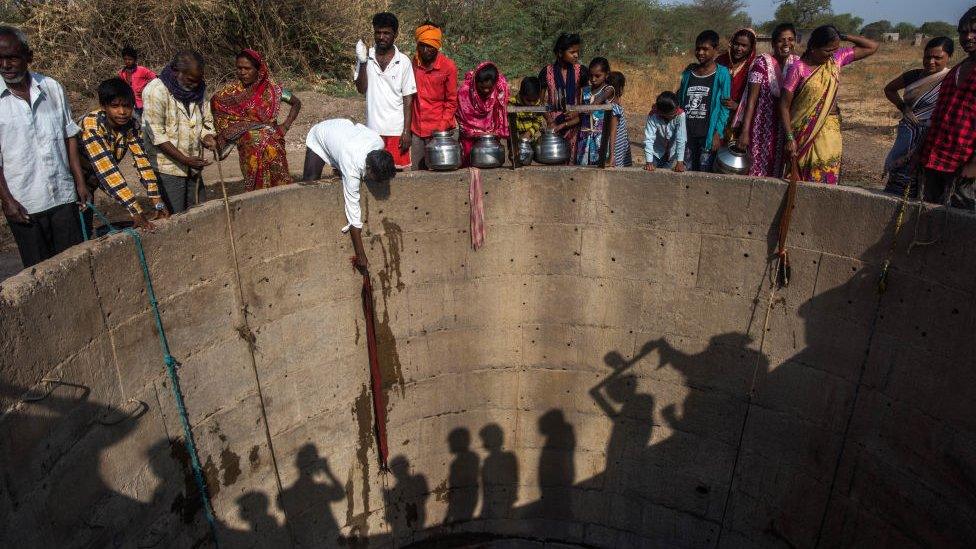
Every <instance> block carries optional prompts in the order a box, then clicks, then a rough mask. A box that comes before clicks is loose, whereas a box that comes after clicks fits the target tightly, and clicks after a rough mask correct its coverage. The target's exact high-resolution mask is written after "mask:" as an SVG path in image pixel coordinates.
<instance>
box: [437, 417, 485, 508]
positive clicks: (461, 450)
mask: <svg viewBox="0 0 976 549" xmlns="http://www.w3.org/2000/svg"><path fill="white" fill-rule="evenodd" d="M447 443H448V449H449V451H450V452H451V454H452V455H453V456H454V458H453V460H452V461H451V465H450V468H449V472H448V475H447V513H445V515H444V524H445V525H448V524H454V523H459V522H466V521H468V520H471V517H473V516H474V510H475V507H477V505H478V468H479V461H480V460H479V458H478V454H476V453H474V452H473V451H472V450H471V432H470V431H468V430H467V429H465V428H458V429H454V430H452V431H451V432H450V433H449V434H448V435H447Z"/></svg>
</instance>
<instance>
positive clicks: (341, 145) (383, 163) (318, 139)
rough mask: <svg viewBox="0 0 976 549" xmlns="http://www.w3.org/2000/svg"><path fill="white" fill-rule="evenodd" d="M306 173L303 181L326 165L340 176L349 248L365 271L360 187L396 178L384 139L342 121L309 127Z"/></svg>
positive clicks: (343, 119)
mask: <svg viewBox="0 0 976 549" xmlns="http://www.w3.org/2000/svg"><path fill="white" fill-rule="evenodd" d="M305 146H306V147H307V148H306V150H305V169H304V170H302V180H303V181H315V180H316V179H319V178H320V177H322V169H323V168H325V165H326V164H329V165H330V166H332V167H333V168H334V169H336V170H338V171H339V173H340V174H341V175H342V195H343V198H344V199H345V203H346V226H345V227H343V228H342V232H347V231H348V232H349V236H350V238H352V247H353V249H355V250H356V267H357V268H358V269H360V270H361V271H365V270H366V267H367V261H366V252H365V251H364V249H363V238H362V229H363V214H362V209H361V208H360V206H359V186H360V183H361V182H362V181H366V182H368V183H377V184H380V185H382V184H385V183H387V182H389V181H390V179H393V176H395V175H396V168H395V167H394V165H393V156H392V155H391V154H390V153H389V151H387V150H385V149H384V147H383V139H382V138H381V137H380V135H379V134H378V133H376V132H375V131H373V130H371V129H369V128H367V127H366V126H363V125H362V124H356V123H354V122H353V121H351V120H346V119H345V118H336V119H334V120H326V121H324V122H319V123H318V124H316V125H314V126H312V129H311V130H309V131H308V137H307V138H306V139H305Z"/></svg>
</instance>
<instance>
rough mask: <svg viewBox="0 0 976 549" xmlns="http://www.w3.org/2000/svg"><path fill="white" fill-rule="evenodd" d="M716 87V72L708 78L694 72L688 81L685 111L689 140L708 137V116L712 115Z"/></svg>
mask: <svg viewBox="0 0 976 549" xmlns="http://www.w3.org/2000/svg"><path fill="white" fill-rule="evenodd" d="M714 86H715V73H714V72H713V73H711V74H709V75H707V76H698V75H697V74H695V73H694V72H692V73H691V77H690V78H689V79H688V92H687V94H686V95H685V104H684V109H685V120H686V124H687V126H686V127H687V130H688V137H689V138H693V137H707V136H708V116H709V114H711V113H710V111H711V108H712V90H713V88H714Z"/></svg>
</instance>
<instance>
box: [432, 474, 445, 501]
mask: <svg viewBox="0 0 976 549" xmlns="http://www.w3.org/2000/svg"><path fill="white" fill-rule="evenodd" d="M449 491H450V490H449V489H448V488H447V479H444V480H443V481H441V483H440V484H438V485H437V486H436V487H434V489H433V490H432V491H431V493H432V494H434V499H436V500H437V501H447V493H448V492H449Z"/></svg>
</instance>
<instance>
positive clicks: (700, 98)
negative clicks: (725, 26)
mask: <svg viewBox="0 0 976 549" xmlns="http://www.w3.org/2000/svg"><path fill="white" fill-rule="evenodd" d="M718 42H719V37H718V33H717V32H715V31H713V30H707V31H703V32H702V33H701V34H699V35H698V38H696V39H695V59H697V60H698V63H692V64H691V65H689V66H688V68H687V69H685V70H684V72H683V73H681V86H680V88H679V89H678V104H679V105H680V106H681V107H682V108H683V109H684V111H685V118H686V120H685V124H686V127H687V131H688V145H687V149H686V153H685V162H687V163H688V164H689V166H688V167H689V169H691V170H692V171H710V170H711V167H712V158H713V156H714V154H715V152H717V151H718V149H719V147H720V146H721V145H722V137H721V133H722V131H723V130H724V129H725V126H726V125H728V121H729V109H728V108H726V107H725V105H723V104H722V101H724V100H725V99H728V98H729V97H730V96H731V93H732V75H731V73H729V69H728V68H726V67H723V66H722V65H719V64H718V63H716V62H715V58H716V57H717V56H718Z"/></svg>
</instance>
